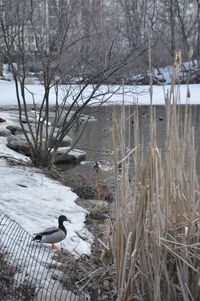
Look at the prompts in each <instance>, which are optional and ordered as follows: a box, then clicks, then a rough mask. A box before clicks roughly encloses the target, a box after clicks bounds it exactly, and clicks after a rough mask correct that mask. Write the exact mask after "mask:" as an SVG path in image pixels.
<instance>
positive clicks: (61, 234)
mask: <svg viewBox="0 0 200 301" xmlns="http://www.w3.org/2000/svg"><path fill="white" fill-rule="evenodd" d="M65 221H66V222H70V220H69V219H67V217H66V216H65V215H60V216H59V218H58V227H51V228H47V229H44V230H43V231H41V232H38V233H34V235H35V236H34V237H33V240H35V241H39V242H44V243H50V244H52V249H57V247H56V245H55V243H57V242H60V241H62V240H63V239H65V237H66V236H67V230H66V228H65V226H64V225H63V222H65Z"/></svg>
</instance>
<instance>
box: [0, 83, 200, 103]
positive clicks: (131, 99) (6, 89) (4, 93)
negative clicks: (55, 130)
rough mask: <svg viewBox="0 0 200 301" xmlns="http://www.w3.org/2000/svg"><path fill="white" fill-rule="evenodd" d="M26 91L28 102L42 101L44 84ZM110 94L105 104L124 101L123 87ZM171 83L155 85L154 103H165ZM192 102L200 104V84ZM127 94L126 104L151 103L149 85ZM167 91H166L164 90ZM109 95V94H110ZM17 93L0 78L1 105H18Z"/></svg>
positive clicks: (52, 95) (129, 88)
mask: <svg viewBox="0 0 200 301" xmlns="http://www.w3.org/2000/svg"><path fill="white" fill-rule="evenodd" d="M26 87H27V91H26V99H27V103H29V104H33V96H34V101H35V103H38V104H39V103H40V102H41V101H42V96H43V93H44V89H43V86H42V85H41V84H38V83H37V84H35V85H27V86H26ZM65 89H68V87H67V86H66V87H64V86H60V102H61V101H62V99H63V95H64V94H65ZM79 89H80V86H78V85H77V86H73V87H72V89H71V93H70V95H69V97H68V103H69V104H70V103H71V102H72V100H73V97H74V95H76V93H77V91H78V90H79ZM109 89H110V94H108V95H109V96H110V98H109V100H108V102H106V103H105V104H121V103H122V99H123V96H122V87H120V86H117V85H113V86H110V87H109ZM170 89H171V87H170V85H166V86H155V85H154V86H153V104H155V105H164V104H165V100H164V93H167V92H170ZM189 89H190V95H191V97H190V99H189V102H190V104H200V84H193V85H190V87H189ZM91 90H92V86H89V87H88V88H87V90H86V91H85V93H84V95H83V98H85V99H86V98H87V95H89V94H90V93H91ZM116 90H117V93H116V94H115V95H112V92H114V91H116ZM124 90H125V96H124V102H125V104H135V103H138V104H139V105H148V104H150V96H149V86H125V87H124ZM106 91H107V86H102V87H101V88H100V91H99V92H100V93H104V92H106ZM164 91H165V92H164ZM99 92H98V93H99ZM108 95H107V96H108ZM107 96H106V97H107ZM180 100H181V101H180V103H182V104H185V103H186V101H187V85H181V86H180ZM50 103H51V104H52V105H54V104H55V91H54V90H53V89H51V92H50ZM98 103H99V100H98V99H97V100H93V104H98ZM16 105H17V100H16V93H15V83H14V82H13V81H5V80H0V106H16Z"/></svg>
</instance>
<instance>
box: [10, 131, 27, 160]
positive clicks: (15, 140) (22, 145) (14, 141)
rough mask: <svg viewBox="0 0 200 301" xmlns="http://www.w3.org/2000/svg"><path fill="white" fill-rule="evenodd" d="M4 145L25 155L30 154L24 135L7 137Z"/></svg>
mask: <svg viewBox="0 0 200 301" xmlns="http://www.w3.org/2000/svg"><path fill="white" fill-rule="evenodd" d="M6 146H7V147H8V148H10V149H13V150H15V151H16V152H18V153H20V154H23V155H26V156H30V154H31V153H30V148H29V145H28V142H27V140H26V138H25V136H24V135H17V136H11V137H8V138H7V144H6Z"/></svg>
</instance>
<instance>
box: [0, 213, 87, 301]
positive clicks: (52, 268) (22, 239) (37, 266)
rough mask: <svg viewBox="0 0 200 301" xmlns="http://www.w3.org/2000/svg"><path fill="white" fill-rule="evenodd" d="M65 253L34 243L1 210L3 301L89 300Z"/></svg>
mask: <svg viewBox="0 0 200 301" xmlns="http://www.w3.org/2000/svg"><path fill="white" fill-rule="evenodd" d="M64 262H65V258H64V257H63V255H62V253H60V252H56V253H55V252H54V251H53V250H51V249H49V248H48V247H46V246H44V245H42V244H40V243H36V242H34V241H32V237H31V235H30V234H29V233H28V232H26V231H25V230H24V229H23V228H22V227H21V226H20V225H19V224H18V223H16V222H15V221H14V220H12V219H10V218H9V217H8V216H7V215H5V214H4V213H3V212H1V211H0V300H2V301H8V300H9V301H11V300H16V301H23V300H24V301H29V300H37V301H54V300H55V301H57V300H60V301H86V300H90V298H89V296H87V294H86V293H83V292H80V291H79V290H78V288H77V287H76V285H75V283H74V281H73V280H72V278H71V277H70V275H69V271H68V266H67V265H66V264H64Z"/></svg>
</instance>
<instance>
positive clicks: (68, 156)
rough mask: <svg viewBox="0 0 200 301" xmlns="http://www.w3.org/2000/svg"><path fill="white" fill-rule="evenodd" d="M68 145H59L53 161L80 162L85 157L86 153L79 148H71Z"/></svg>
mask: <svg viewBox="0 0 200 301" xmlns="http://www.w3.org/2000/svg"><path fill="white" fill-rule="evenodd" d="M69 149H70V147H59V148H58V150H57V152H56V154H55V163H65V162H71V161H73V162H80V161H82V160H85V159H86V153H85V152H84V151H82V150H80V149H72V150H70V151H69Z"/></svg>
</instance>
